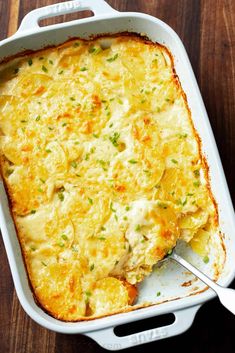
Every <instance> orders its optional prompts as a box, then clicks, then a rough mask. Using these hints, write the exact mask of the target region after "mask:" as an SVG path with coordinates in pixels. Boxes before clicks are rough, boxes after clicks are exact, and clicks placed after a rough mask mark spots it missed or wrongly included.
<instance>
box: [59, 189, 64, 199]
mask: <svg viewBox="0 0 235 353" xmlns="http://www.w3.org/2000/svg"><path fill="white" fill-rule="evenodd" d="M58 198H59V200H60V201H64V194H63V193H62V192H61V191H60V192H58Z"/></svg>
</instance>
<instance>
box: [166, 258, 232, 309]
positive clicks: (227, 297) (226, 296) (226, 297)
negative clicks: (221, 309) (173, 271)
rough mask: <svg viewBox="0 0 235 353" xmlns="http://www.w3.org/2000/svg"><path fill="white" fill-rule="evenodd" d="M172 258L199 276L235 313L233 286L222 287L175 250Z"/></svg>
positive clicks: (222, 302) (226, 306)
mask: <svg viewBox="0 0 235 353" xmlns="http://www.w3.org/2000/svg"><path fill="white" fill-rule="evenodd" d="M169 257H170V258H171V259H173V260H174V261H176V262H178V263H179V264H180V265H182V266H184V267H185V268H186V269H187V270H189V271H190V272H192V273H193V274H194V275H195V276H196V277H198V278H199V279H200V280H201V281H202V282H204V283H205V284H207V285H208V287H210V288H212V289H213V290H214V291H215V293H216V294H217V295H218V297H219V300H220V302H221V304H223V305H224V306H225V308H227V309H228V310H229V311H230V312H232V313H233V314H234V315H235V290H234V289H231V288H224V287H221V286H220V285H219V284H217V283H215V282H214V281H212V280H211V279H210V278H209V277H208V276H207V275H205V274H204V273H202V272H201V271H200V270H198V269H197V268H196V267H194V266H193V265H192V264H190V263H189V262H188V261H186V260H185V259H183V258H182V257H181V256H180V255H178V254H176V253H175V252H173V253H172V254H171V255H170V256H169Z"/></svg>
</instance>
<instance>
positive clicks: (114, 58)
mask: <svg viewBox="0 0 235 353" xmlns="http://www.w3.org/2000/svg"><path fill="white" fill-rule="evenodd" d="M117 58H118V53H116V54H115V55H114V56H113V57H111V58H109V59H107V61H108V62H110V63H111V62H113V61H114V60H116V59H117Z"/></svg>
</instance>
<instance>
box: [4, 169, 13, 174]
mask: <svg viewBox="0 0 235 353" xmlns="http://www.w3.org/2000/svg"><path fill="white" fill-rule="evenodd" d="M13 172H14V170H12V169H7V171H6V175H7V176H10V175H11V174H12V173H13Z"/></svg>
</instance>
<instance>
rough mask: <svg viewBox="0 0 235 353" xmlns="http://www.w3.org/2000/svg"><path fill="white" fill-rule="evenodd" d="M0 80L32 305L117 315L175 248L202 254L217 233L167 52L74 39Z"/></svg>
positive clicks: (3, 129)
mask: <svg viewBox="0 0 235 353" xmlns="http://www.w3.org/2000/svg"><path fill="white" fill-rule="evenodd" d="M0 70H1V76H0V94H1V96H0V108H1V113H0V148H1V170H2V175H3V177H4V180H5V183H6V186H7V189H8V194H9V197H10V200H11V205H12V212H13V216H14V220H15V224H16V228H17V231H18V235H19V239H20V242H21V246H22V250H23V253H24V256H25V262H26V266H27V270H28V274H29V278H30V281H31V284H32V288H33V290H34V294H35V296H36V297H37V300H38V302H39V303H40V304H41V306H42V307H43V308H44V309H45V310H47V311H48V312H49V313H51V314H52V315H53V316H55V317H57V318H60V319H62V320H69V321H76V320H82V319H86V318H88V317H97V316H100V315H108V314H110V313H114V312H117V311H118V310H125V309H126V308H127V307H128V306H129V305H130V303H132V302H133V295H135V294H136V293H135V290H134V287H133V286H132V287H131V285H135V284H136V283H138V282H140V281H141V280H143V279H144V277H145V276H147V275H148V274H149V273H150V272H151V270H152V267H153V265H154V264H155V263H157V262H158V261H160V260H161V259H162V258H163V257H164V256H165V255H166V254H167V252H168V251H169V250H170V249H172V247H174V246H175V244H176V242H177V240H178V239H179V238H182V239H184V240H186V241H190V242H191V244H192V247H193V248H194V249H195V250H197V251H199V252H200V251H201V246H200V239H206V241H207V240H208V239H209V237H210V236H211V234H212V232H213V229H214V227H216V209H215V206H214V203H213V200H212V198H211V193H210V190H209V188H208V181H207V177H206V171H205V164H204V163H203V161H202V158H201V155H200V150H199V139H198V138H197V135H196V133H195V130H194V128H193V126H192V122H191V119H190V112H189V109H188V106H187V102H186V99H185V96H184V93H183V92H182V89H181V87H180V84H179V82H178V79H177V78H176V76H175V74H174V70H173V63H172V59H171V56H170V54H169V52H168V51H167V49H166V48H164V47H163V46H160V45H158V44H153V43H150V42H147V41H144V40H142V39H140V38H138V37H134V36H130V37H128V36H119V37H115V38H108V37H106V38H100V39H96V40H91V41H82V40H76V41H70V42H67V43H66V44H64V45H62V46H59V47H55V48H51V49H46V50H42V51H40V52H35V53H32V54H30V55H27V56H23V57H19V58H16V59H14V60H11V61H9V62H8V63H7V64H2V65H1V68H0ZM130 293H132V295H131V294H130ZM133 293H134V294H133ZM130 296H132V298H130Z"/></svg>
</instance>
